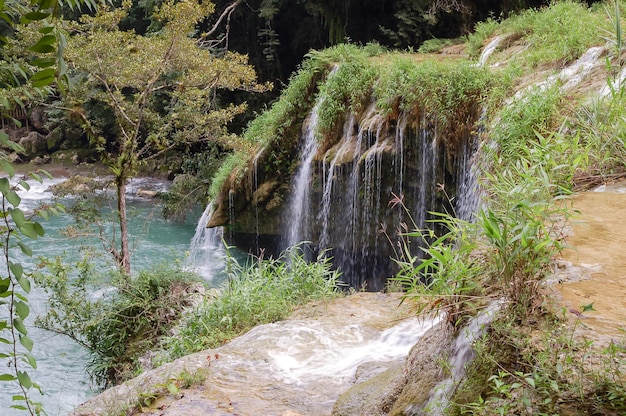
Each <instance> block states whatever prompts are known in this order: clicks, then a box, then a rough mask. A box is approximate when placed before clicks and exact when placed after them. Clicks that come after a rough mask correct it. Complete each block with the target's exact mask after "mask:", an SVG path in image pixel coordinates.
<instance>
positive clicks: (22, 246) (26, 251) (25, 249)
mask: <svg viewBox="0 0 626 416" xmlns="http://www.w3.org/2000/svg"><path fill="white" fill-rule="evenodd" d="M17 245H18V246H19V248H20V249H21V250H22V253H24V255H26V256H28V257H31V256H32V255H33V250H32V249H31V248H30V247H28V246H27V245H26V244H24V243H23V242H22V241H18V242H17Z"/></svg>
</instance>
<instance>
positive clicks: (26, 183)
mask: <svg viewBox="0 0 626 416" xmlns="http://www.w3.org/2000/svg"><path fill="white" fill-rule="evenodd" d="M18 184H19V185H20V186H21V187H22V188H24V190H25V191H30V185H29V183H28V182H26V181H19V182H18Z"/></svg>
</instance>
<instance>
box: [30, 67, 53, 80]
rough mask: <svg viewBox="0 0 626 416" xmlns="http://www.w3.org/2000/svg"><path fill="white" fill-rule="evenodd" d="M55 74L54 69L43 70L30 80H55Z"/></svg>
mask: <svg viewBox="0 0 626 416" xmlns="http://www.w3.org/2000/svg"><path fill="white" fill-rule="evenodd" d="M54 74H55V69H54V68H47V69H42V70H41V71H39V72H36V73H35V74H34V75H33V76H32V77H30V80H31V81H39V80H42V79H46V78H54Z"/></svg>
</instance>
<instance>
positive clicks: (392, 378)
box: [332, 322, 453, 416]
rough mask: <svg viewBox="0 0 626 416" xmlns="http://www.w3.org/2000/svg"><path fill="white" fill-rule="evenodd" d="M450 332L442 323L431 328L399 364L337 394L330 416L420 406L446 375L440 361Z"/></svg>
mask: <svg viewBox="0 0 626 416" xmlns="http://www.w3.org/2000/svg"><path fill="white" fill-rule="evenodd" d="M452 335H453V331H451V330H450V328H449V326H448V324H447V323H445V322H440V323H439V324H437V325H436V326H434V327H433V328H431V329H430V330H429V331H428V332H426V334H424V336H423V337H422V338H421V339H420V341H419V342H418V343H417V344H416V345H415V346H414V347H413V348H412V349H411V352H410V353H409V356H408V357H407V359H406V360H405V361H404V362H403V363H402V364H401V365H400V364H398V365H396V366H389V367H388V368H387V369H386V370H385V371H384V372H381V373H380V374H378V375H376V376H374V377H372V378H369V379H366V380H364V381H359V382H357V383H356V384H355V385H354V386H353V387H351V388H350V389H349V390H347V391H346V392H345V393H343V394H342V395H341V396H339V398H338V399H337V401H336V402H335V405H334V407H333V411H332V416H358V415H404V414H407V412H408V411H409V409H418V408H421V406H423V405H424V404H425V403H426V402H427V401H428V399H429V397H430V394H431V391H432V390H433V388H434V387H435V386H436V385H437V384H438V383H439V382H440V381H442V380H443V379H444V378H445V377H446V375H445V373H444V372H443V370H442V367H441V362H442V361H444V360H445V359H446V358H447V355H448V353H449V352H450V349H451V345H452V342H453V336H452ZM409 414H413V413H409ZM414 414H419V413H414Z"/></svg>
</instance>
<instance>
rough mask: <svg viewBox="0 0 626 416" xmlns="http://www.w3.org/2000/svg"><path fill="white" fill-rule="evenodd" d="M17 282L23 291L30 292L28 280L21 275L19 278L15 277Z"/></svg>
mask: <svg viewBox="0 0 626 416" xmlns="http://www.w3.org/2000/svg"><path fill="white" fill-rule="evenodd" d="M17 283H19V284H20V287H21V288H22V289H23V290H24V292H26V293H30V280H28V279H27V278H25V277H22V278H21V279H17Z"/></svg>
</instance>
